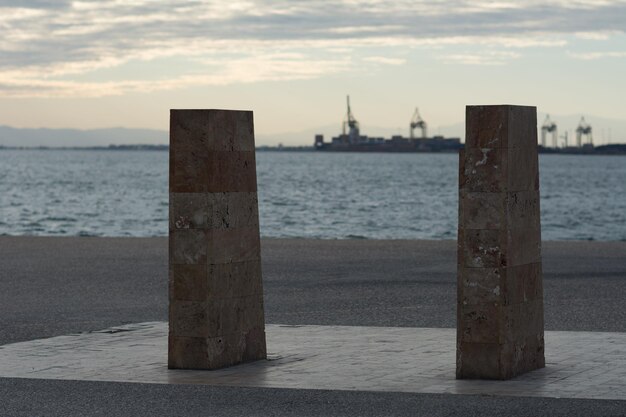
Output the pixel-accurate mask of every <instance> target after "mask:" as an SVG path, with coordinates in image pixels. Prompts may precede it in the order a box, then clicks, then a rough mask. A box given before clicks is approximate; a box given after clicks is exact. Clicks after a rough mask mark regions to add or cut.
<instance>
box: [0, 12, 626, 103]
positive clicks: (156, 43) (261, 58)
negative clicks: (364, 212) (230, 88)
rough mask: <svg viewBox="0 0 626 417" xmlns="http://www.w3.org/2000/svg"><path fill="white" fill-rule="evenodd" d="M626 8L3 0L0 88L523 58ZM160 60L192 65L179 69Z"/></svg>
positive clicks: (595, 29) (47, 91)
mask: <svg viewBox="0 0 626 417" xmlns="http://www.w3.org/2000/svg"><path fill="white" fill-rule="evenodd" d="M624 15H626V1H625V0H620V1H603V0H571V1H565V0H558V1H545V0H544V1H538V0H525V1H516V2H512V1H496V2H493V1H475V0H474V1H472V0H452V1H447V2H436V1H431V0H417V1H415V0H398V1H394V2H388V1H382V0H230V1H228V0H180V1H169V0H135V1H132V2H131V1H126V0H108V1H105V0H82V1H73V2H70V1H62V0H59V1H57V0H54V1H52V0H49V1H46V0H20V1H18V0H15V1H7V0H0V28H1V29H2V33H3V36H2V38H1V39H0V94H2V95H5V96H33V95H36V96H97V95H108V94H123V93H125V92H128V91H152V90H155V89H170V88H180V87H183V86H188V85H193V83H198V85H202V84H204V85H212V84H224V83H237V82H257V81H267V80H272V81H275V80H292V79H302V78H313V77H320V76H324V75H326V74H333V73H339V72H343V71H350V70H352V69H355V68H358V65H359V62H360V60H365V61H367V62H369V63H371V65H380V66H383V65H390V64H391V65H402V64H403V63H404V62H406V59H405V57H406V56H407V54H409V53H411V48H425V49H444V50H446V48H450V47H459V46H464V47H465V46H466V47H468V48H470V47H475V46H477V45H478V46H481V47H485V48H488V50H492V51H493V52H489V53H479V54H476V53H472V52H467V53H462V54H458V53H456V54H453V53H443V54H441V55H440V58H441V59H442V60H443V61H444V62H456V63H459V62H460V63H473V64H481V65H501V64H504V63H506V61H507V60H509V59H513V58H516V57H518V56H519V54H520V53H519V52H516V53H514V54H513V55H511V54H512V53H508V52H507V50H508V49H510V48H529V47H555V46H564V45H566V43H567V40H566V38H567V37H568V36H577V37H579V38H584V39H608V37H610V36H611V35H612V34H615V33H617V34H621V33H623V32H624V26H625V25H624V21H623V16H624ZM381 48H384V49H386V50H387V51H389V55H385V56H383V55H381V52H380V51H381ZM373 49H376V51H375V52H373ZM342 51H343V53H342ZM507 53H508V55H507ZM162 60H170V61H176V60H179V61H181V62H189V63H193V65H190V66H189V67H188V68H186V69H178V71H177V72H176V73H175V74H172V73H171V71H170V67H169V66H167V65H162V63H161V61H162ZM129 65H142V66H145V72H146V73H147V74H150V76H151V80H136V79H132V78H131V77H127V78H124V77H123V76H120V73H124V69H125V68H126V66H129ZM113 70H119V71H113ZM107 71H109V72H107ZM110 72H115V74H114V75H112V74H111V73H110ZM155 78H156V79H157V80H158V82H155V81H154V79H155Z"/></svg>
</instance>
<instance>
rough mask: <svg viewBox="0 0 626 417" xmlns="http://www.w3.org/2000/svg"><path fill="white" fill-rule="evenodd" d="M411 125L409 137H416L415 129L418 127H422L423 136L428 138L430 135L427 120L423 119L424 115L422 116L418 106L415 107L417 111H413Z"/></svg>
mask: <svg viewBox="0 0 626 417" xmlns="http://www.w3.org/2000/svg"><path fill="white" fill-rule="evenodd" d="M410 127H411V128H410V129H409V137H410V138H411V139H415V129H416V128H418V127H419V128H420V129H422V138H426V137H427V136H428V132H427V125H426V122H425V121H424V119H422V116H420V112H419V110H417V107H416V108H415V113H413V117H412V118H411V124H410Z"/></svg>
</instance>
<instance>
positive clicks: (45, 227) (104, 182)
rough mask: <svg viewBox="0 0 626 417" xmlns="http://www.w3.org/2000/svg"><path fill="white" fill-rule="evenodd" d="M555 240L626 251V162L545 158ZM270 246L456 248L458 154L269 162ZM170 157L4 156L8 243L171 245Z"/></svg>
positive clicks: (265, 189)
mask: <svg viewBox="0 0 626 417" xmlns="http://www.w3.org/2000/svg"><path fill="white" fill-rule="evenodd" d="M539 162H540V164H539V165H540V181H541V226H542V237H543V239H544V240H564V239H584V240H622V241H624V240H626V157H624V156H597V155H593V156H591V155H590V156H584V155H540V157H539ZM257 172H258V191H259V213H260V222H261V235H262V236H264V237H294V238H322V239H346V238H347V239H454V238H456V229H457V209H458V185H457V184H458V156H457V155H456V154H433V153H419V154H360V153H319V152H257ZM167 216H168V153H167V152H163V151H95V150H0V234H3V235H67V236H165V235H167V227H168V226H167Z"/></svg>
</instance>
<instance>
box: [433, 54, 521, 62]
mask: <svg viewBox="0 0 626 417" xmlns="http://www.w3.org/2000/svg"><path fill="white" fill-rule="evenodd" d="M519 57H520V54H519V53H517V52H504V51H486V52H481V53H474V54H449V55H441V56H440V57H439V59H440V60H442V61H445V62H448V63H455V64H463V65H504V64H506V63H507V62H508V61H509V60H511V59H516V58H519Z"/></svg>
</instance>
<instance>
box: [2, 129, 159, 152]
mask: <svg viewBox="0 0 626 417" xmlns="http://www.w3.org/2000/svg"><path fill="white" fill-rule="evenodd" d="M168 142H169V139H168V132H166V131H164V130H155V129H127V128H123V127H114V128H110V129H92V130H79V129H18V128H14V127H9V126H0V145H1V146H24V147H32V146H49V147H91V146H108V145H123V144H139V145H148V144H155V145H160V144H167V143H168Z"/></svg>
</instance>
